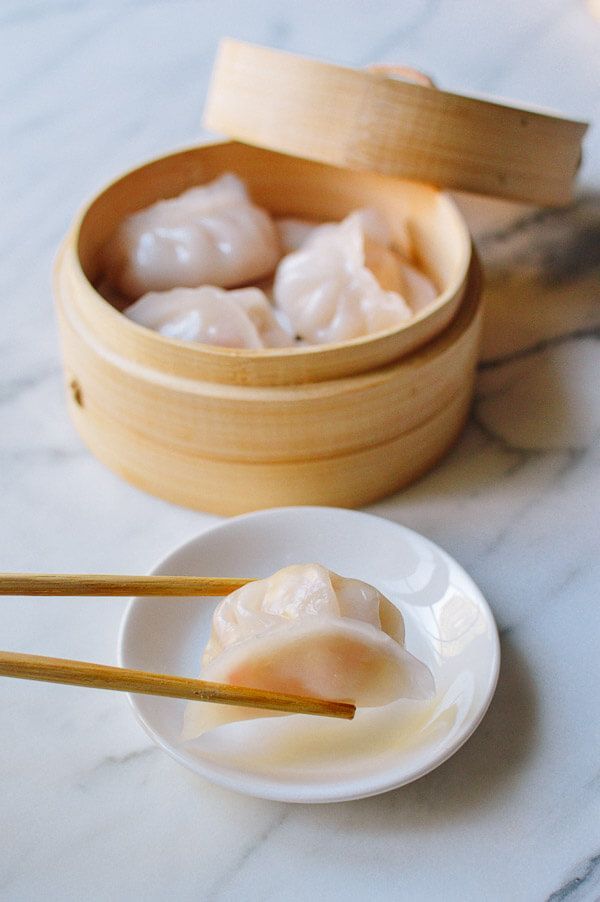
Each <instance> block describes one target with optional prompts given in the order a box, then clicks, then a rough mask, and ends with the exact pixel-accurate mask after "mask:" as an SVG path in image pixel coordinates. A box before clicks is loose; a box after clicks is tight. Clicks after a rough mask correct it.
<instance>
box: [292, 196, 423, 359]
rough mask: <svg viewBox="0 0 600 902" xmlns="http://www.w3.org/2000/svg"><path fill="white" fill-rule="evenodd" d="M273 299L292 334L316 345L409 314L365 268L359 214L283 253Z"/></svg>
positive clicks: (344, 338) (368, 330)
mask: <svg viewBox="0 0 600 902" xmlns="http://www.w3.org/2000/svg"><path fill="white" fill-rule="evenodd" d="M274 298H275V303H276V305H277V306H278V307H279V308H280V309H281V310H283V311H284V313H285V314H286V315H287V316H288V318H289V320H290V322H291V324H292V328H293V329H294V331H295V332H296V334H297V335H298V336H299V337H300V338H302V339H304V340H305V341H308V342H312V343H315V344H323V343H330V342H339V341H348V340H350V339H353V338H358V337H360V336H362V335H370V334H373V333H375V332H382V331H384V330H386V329H390V328H393V327H395V326H398V325H400V323H402V322H405V321H406V320H408V319H409V318H410V317H411V315H412V311H411V308H410V307H409V305H408V303H407V301H406V299H405V298H403V297H402V295H401V294H400V293H399V292H398V291H389V290H385V289H384V288H382V287H381V285H380V284H379V282H378V280H377V278H376V276H375V275H374V273H373V272H372V271H371V270H370V269H369V268H368V267H367V265H366V263H365V229H364V225H363V220H362V217H361V214H360V213H353V214H351V215H350V216H348V217H347V218H346V219H344V220H343V222H341V223H336V224H329V223H328V224H326V225H323V226H320V227H319V228H317V229H316V230H315V231H314V232H313V234H312V235H309V236H308V238H307V239H306V241H305V242H304V243H303V245H302V246H301V247H300V249H299V250H297V251H295V252H294V253H292V254H289V255H288V256H287V257H284V259H283V260H282V261H281V263H280V264H279V266H278V268H277V273H276V276H275V285H274Z"/></svg>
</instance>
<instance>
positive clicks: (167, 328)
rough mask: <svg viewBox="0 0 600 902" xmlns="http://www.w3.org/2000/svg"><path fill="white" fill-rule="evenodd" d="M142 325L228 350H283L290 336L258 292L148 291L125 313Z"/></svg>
mask: <svg viewBox="0 0 600 902" xmlns="http://www.w3.org/2000/svg"><path fill="white" fill-rule="evenodd" d="M125 315H126V316H127V317H129V319H131V320H133V322H135V323H137V324H138V325H140V326H146V328H148V329H154V330H155V331H156V332H159V333H160V334H161V335H164V336H166V337H168V338H177V339H179V340H181V341H198V342H204V343H205V344H211V345H219V346H221V347H226V348H249V349H252V348H270V347H287V346H288V345H291V344H293V337H292V336H291V335H290V333H289V332H287V331H286V330H285V329H284V328H283V327H282V326H281V325H280V323H279V322H278V320H277V317H276V316H275V313H274V311H273V308H272V307H271V305H270V304H269V302H268V301H267V298H266V297H265V295H264V293H263V292H262V291H260V289H258V288H239V289H237V290H233V291H225V290H223V289H221V288H214V287H212V286H209V285H207V286H204V287H202V288H173V289H172V290H171V291H151V292H148V294H145V295H144V296H143V297H141V298H140V299H139V301H136V302H135V304H132V305H131V306H130V307H128V308H127V309H126V310H125Z"/></svg>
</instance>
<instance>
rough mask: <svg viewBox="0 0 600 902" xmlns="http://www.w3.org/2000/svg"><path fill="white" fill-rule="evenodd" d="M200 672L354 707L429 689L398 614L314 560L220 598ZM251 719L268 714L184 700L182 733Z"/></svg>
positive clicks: (418, 695)
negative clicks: (347, 702)
mask: <svg viewBox="0 0 600 902" xmlns="http://www.w3.org/2000/svg"><path fill="white" fill-rule="evenodd" d="M390 609H391V610H390ZM201 676H202V678H204V679H207V680H211V681H214V682H226V683H233V684H235V685H238V686H248V687H252V688H256V689H267V690H271V691H280V692H287V693H292V694H297V695H310V696H316V697H321V698H329V699H339V700H350V701H353V702H354V703H355V704H356V705H357V706H363V707H373V706H380V705H386V704H388V703H390V702H392V701H395V700H396V699H398V698H413V699H425V698H429V697H430V696H431V694H432V693H433V689H434V686H433V678H432V676H431V673H430V671H429V670H428V668H427V667H426V666H425V665H424V664H422V663H421V662H420V661H418V660H417V659H416V658H414V657H413V656H412V655H410V654H409V653H408V652H407V651H406V649H405V648H404V622H403V619H402V615H401V614H400V612H399V611H397V610H396V609H395V608H394V607H393V605H391V603H390V602H388V601H387V599H386V598H385V597H384V596H383V595H381V593H380V592H378V591H377V589H375V588H374V587H373V586H370V585H368V584H367V583H363V582H361V581H360V580H356V579H346V578H344V577H341V576H338V575H337V574H336V573H333V572H331V571H330V570H327V569H326V568H325V567H323V566H321V565H319V564H304V565H293V566H290V567H285V568H284V569H283V570H279V571H278V572H277V573H275V574H274V575H273V576H271V577H269V578H268V579H262V580H257V581H256V582H254V583H249V584H248V585H246V586H243V587H242V588H241V589H238V590H237V591H236V592H233V593H232V594H231V595H229V596H228V597H227V598H225V599H224V600H223V601H222V602H221V603H220V604H219V606H218V607H217V609H216V611H215V614H214V617H213V623H212V632H211V636H210V639H209V641H208V644H207V646H206V649H205V652H204V656H203V658H202V671H201ZM260 716H263V717H264V716H269V712H259V711H254V710H253V709H248V708H235V707H230V706H224V705H203V704H202V703H198V702H192V703H190V704H189V705H188V706H187V709H186V714H185V721H184V729H183V736H184V738H185V739H191V738H194V737H195V736H199V735H201V734H202V733H203V732H206V731H207V730H209V729H213V728H215V727H216V726H221V725H223V724H226V723H230V722H234V721H238V720H245V719H248V718H254V717H260Z"/></svg>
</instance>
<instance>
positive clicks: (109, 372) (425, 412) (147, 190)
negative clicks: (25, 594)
mask: <svg viewBox="0 0 600 902" xmlns="http://www.w3.org/2000/svg"><path fill="white" fill-rule="evenodd" d="M223 171H233V172H237V173H238V174H239V175H240V176H241V177H242V178H243V179H245V181H246V182H247V184H248V185H249V188H250V190H251V194H252V196H253V197H254V198H255V199H256V200H257V202H259V203H260V204H262V205H264V206H265V207H266V208H267V209H269V210H270V211H271V213H273V214H275V215H293V216H300V217H308V218H316V219H322V220H324V221H331V220H340V219H341V218H343V217H344V216H345V215H347V213H348V212H350V211H352V210H355V209H358V208H360V207H365V206H367V207H368V206H373V207H375V208H376V209H379V210H381V211H382V213H383V214H384V215H385V217H386V220H387V221H388V222H389V223H390V226H391V227H392V228H393V229H396V232H397V234H396V232H394V235H395V238H397V240H398V241H400V238H401V235H402V234H403V230H404V228H405V227H406V229H408V231H409V233H410V239H411V241H412V243H413V246H414V250H415V253H416V259H417V260H420V261H422V263H423V267H424V269H425V271H426V272H428V273H429V274H430V275H431V276H432V278H434V281H435V282H436V285H437V286H438V289H439V291H440V294H439V296H438V298H437V300H436V301H434V302H433V303H432V304H431V305H430V307H429V308H427V309H425V310H423V311H421V312H420V313H417V315H416V316H415V317H414V318H413V319H412V320H411V321H409V322H407V323H404V324H401V325H400V326H399V327H397V328H395V329H390V330H388V331H387V332H384V333H380V334H379V335H375V336H363V337H361V338H359V339H354V340H352V341H350V342H345V343H340V344H338V345H323V346H315V347H298V348H284V349H267V350H265V351H262V352H259V351H248V350H242V349H231V348H216V347H213V346H209V345H201V344H193V343H186V342H177V341H174V340H170V339H166V338H164V337H163V336H160V335H158V334H157V333H155V332H152V331H150V330H147V329H143V328H142V327H140V326H137V325H136V324H134V323H132V322H131V321H130V320H128V319H127V318H126V317H124V316H123V315H122V314H121V313H120V312H119V310H118V309H115V308H114V307H113V306H111V304H110V303H108V302H107V300H105V299H104V298H103V297H102V296H101V295H100V294H99V293H98V292H97V291H96V290H95V289H94V284H95V282H96V280H97V278H98V276H99V275H100V273H101V271H102V248H103V247H104V243H105V241H106V239H107V238H108V236H109V235H110V234H112V231H113V230H114V228H115V226H116V224H117V223H118V222H119V221H120V220H121V219H122V218H123V216H125V215H127V214H128V213H130V212H132V211H133V210H135V209H139V208H141V207H143V206H144V205H146V204H147V203H151V202H153V201H154V200H156V199H158V198H160V197H171V196H174V195H175V194H177V193H178V192H180V191H181V190H183V189H185V188H187V187H191V186H192V185H194V184H201V183H203V182H206V181H207V180H210V179H211V178H214V177H215V176H216V175H218V174H220V173H221V172H223ZM54 287H55V295H56V303H57V312H58V318H59V324H60V332H61V341H62V347H63V357H64V364H65V374H66V381H67V385H68V386H69V387H70V392H71V402H70V409H71V413H72V416H73V419H74V421H75V424H76V426H77V428H78V430H79V432H80V434H81V436H82V438H83V440H84V441H85V442H86V443H87V445H88V446H89V447H90V449H91V450H92V451H93V453H94V454H95V455H96V456H97V457H98V458H99V459H100V460H101V461H103V462H104V463H105V464H107V465H108V466H109V467H111V468H112V469H113V470H115V471H116V472H117V473H119V474H120V475H121V476H123V477H124V478H125V479H127V480H128V481H129V482H131V483H133V484H134V485H136V486H138V487H140V488H142V489H144V490H146V491H148V492H151V493H152V494H154V495H157V496H159V497H161V498H164V499H166V500H169V501H172V502H175V503H177V504H181V505H184V506H187V507H193V508H197V509H201V510H205V511H210V512H211V513H216V514H222V515H230V514H238V513H243V512H245V511H249V510H255V509H257V508H264V507H271V506H281V505H289V504H329V505H336V506H341V507H354V506H359V505H363V504H367V503H369V502H370V501H373V500H374V499H376V498H378V497H381V496H382V495H385V494H388V493H390V492H393V491H396V490H397V489H399V488H401V487H402V486H404V485H407V484H408V483H409V482H411V481H412V480H414V479H416V478H417V477H419V476H421V475H422V474H423V473H424V472H425V471H426V470H428V469H429V468H430V467H431V466H433V465H434V464H435V463H436V462H437V461H438V460H439V458H440V457H442V455H443V454H444V453H445V452H446V451H447V450H448V448H449V447H450V446H451V445H452V443H453V442H454V441H455V439H456V437H457V435H458V433H459V432H460V429H461V427H462V425H463V423H464V420H465V417H466V415H467V411H468V406H469V400H470V397H471V394H472V388H473V379H474V371H475V363H476V359H477V352H478V346H479V332H480V320H481V303H480V278H479V267H478V264H477V259H476V255H475V254H474V253H473V252H472V247H471V241H470V236H469V233H468V230H467V228H466V224H465V223H464V221H463V220H462V217H461V216H460V214H459V213H458V211H457V209H456V208H455V207H454V205H453V203H452V201H451V200H450V199H449V198H448V197H446V196H445V195H443V194H440V192H437V191H435V190H434V189H433V188H431V187H429V186H427V185H422V184H419V183H410V182H399V181H398V180H395V179H389V178H386V177H384V176H380V175H377V174H374V173H367V172H360V173H358V172H351V171H349V170H341V169H336V168H335V167H331V166H326V165H324V164H320V163H314V162H309V161H306V160H301V159H298V158H293V157H286V156H283V155H280V154H274V153H272V152H268V151H264V150H260V149H258V148H251V147H248V146H245V145H240V144H235V143H225V144H222V143H221V144H216V145H207V146H203V147H199V148H194V149H191V150H189V151H184V152H181V153H178V154H174V155H169V156H168V157H164V158H161V159H160V160H158V161H155V162H153V163H150V164H148V165H146V166H144V167H142V168H140V169H136V170H134V171H133V172H131V173H128V174H126V175H125V176H123V177H122V178H121V179H119V180H118V181H117V182H115V183H113V184H112V185H111V186H109V187H108V188H107V189H105V190H104V191H103V192H101V194H100V195H98V197H97V198H96V199H95V200H94V201H93V202H92V204H91V205H90V206H89V207H88V208H87V210H85V211H83V213H82V216H81V217H80V219H79V220H78V223H76V225H75V227H74V228H73V229H72V231H71V232H70V234H69V235H68V236H67V239H66V241H65V244H64V246H63V249H62V251H61V253H60V254H59V257H58V259H57V265H56V267H55V282H54Z"/></svg>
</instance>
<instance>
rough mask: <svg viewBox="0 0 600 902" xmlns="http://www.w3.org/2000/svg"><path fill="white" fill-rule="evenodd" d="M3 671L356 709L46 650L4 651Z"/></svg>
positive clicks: (100, 685) (304, 708)
mask: <svg viewBox="0 0 600 902" xmlns="http://www.w3.org/2000/svg"><path fill="white" fill-rule="evenodd" d="M0 676H5V677H15V678H17V679H23V680H40V681H43V682H47V683H63V684H67V685H70V686H86V687H88V688H91V689H114V690H117V691H119V692H139V693H143V694H145V695H161V696H166V697H168V698H184V699H189V700H191V701H202V702H217V703H218V704H220V705H242V706H244V707H249V708H260V709H266V710H272V711H282V712H284V713H286V714H317V715H321V716H324V717H339V718H343V719H345V720H351V719H352V718H353V717H354V713H355V711H356V708H355V706H354V705H352V704H348V703H346V702H337V701H328V700H326V699H317V698H308V697H303V696H296V695H287V694H285V693H279V692H267V691H266V690H263V689H249V688H247V687H245V686H229V685H227V684H224V683H211V682H208V681H206V680H195V679H190V678H188V677H181V676H171V675H168V674H160V673H149V672H147V671H144V670H129V669H127V668H124V667H110V666H107V665H105V664H93V663H88V662H85V661H69V660H66V659H63V658H49V657H45V656H42V655H27V654H20V653H18V652H10V651H2V652H0Z"/></svg>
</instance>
